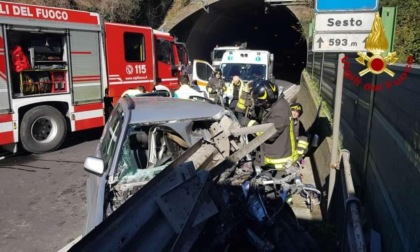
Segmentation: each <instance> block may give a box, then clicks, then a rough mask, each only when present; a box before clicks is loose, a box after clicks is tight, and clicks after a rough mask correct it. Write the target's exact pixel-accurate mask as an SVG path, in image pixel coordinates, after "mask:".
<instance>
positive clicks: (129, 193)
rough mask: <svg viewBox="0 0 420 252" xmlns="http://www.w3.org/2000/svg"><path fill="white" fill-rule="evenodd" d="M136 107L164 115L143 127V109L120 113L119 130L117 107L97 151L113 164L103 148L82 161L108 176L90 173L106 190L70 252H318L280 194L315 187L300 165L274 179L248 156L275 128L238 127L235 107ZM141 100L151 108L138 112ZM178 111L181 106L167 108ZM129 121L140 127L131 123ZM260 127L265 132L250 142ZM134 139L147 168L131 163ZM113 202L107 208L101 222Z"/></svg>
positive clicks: (166, 102)
mask: <svg viewBox="0 0 420 252" xmlns="http://www.w3.org/2000/svg"><path fill="white" fill-rule="evenodd" d="M133 103H134V104H135V105H136V106H139V108H138V109H139V111H141V110H142V109H143V110H144V112H149V113H153V111H155V109H156V108H158V107H159V108H160V109H161V110H158V111H165V112H167V114H166V116H165V117H163V115H159V116H157V115H154V116H155V117H154V120H153V121H152V122H149V123H146V122H144V121H141V120H140V118H141V113H139V114H138V115H139V118H137V119H134V118H131V119H129V118H127V119H122V120H121V119H120V121H122V122H125V123H122V128H123V129H125V130H119V131H118V133H116V132H117V130H116V129H115V127H113V125H115V124H116V123H113V122H112V120H114V121H115V120H116V119H115V118H114V117H115V116H116V115H117V114H118V107H117V108H116V110H115V111H114V112H113V114H112V116H111V119H110V122H109V123H108V124H107V126H106V129H105V131H104V136H103V139H102V140H101V143H100V146H101V147H100V148H99V151H104V150H106V151H107V150H108V149H110V150H111V152H104V153H105V154H106V153H115V154H114V155H113V157H115V159H114V160H112V161H109V162H108V163H112V165H110V166H109V167H108V166H106V168H105V166H104V167H102V166H101V165H102V162H103V164H106V161H103V160H107V159H104V157H106V156H105V155H104V154H102V157H101V158H88V159H89V160H88V159H87V161H86V163H85V166H86V168H87V169H88V170H91V172H95V171H94V170H95V169H97V171H96V173H97V174H104V172H102V173H101V171H102V170H106V169H110V170H109V171H107V172H106V174H109V176H105V177H104V176H103V175H101V176H96V181H101V179H103V180H102V181H104V182H102V183H103V184H101V186H99V191H97V192H96V193H97V195H98V196H101V195H105V198H103V199H102V207H103V208H102V209H101V208H100V207H101V204H96V205H95V206H97V212H96V214H97V215H98V212H99V211H100V210H102V211H103V214H102V215H101V217H102V219H101V220H99V219H97V220H96V221H97V223H98V225H97V226H96V227H95V228H94V229H93V230H91V231H90V232H89V233H87V234H86V235H85V236H84V237H83V238H82V239H81V240H80V241H79V242H78V243H76V244H75V245H74V246H73V247H72V248H71V249H70V251H318V247H317V245H316V243H315V242H314V240H313V239H312V238H311V237H310V235H309V234H308V233H307V232H306V231H305V230H304V229H303V228H302V227H301V226H300V225H299V223H298V221H297V219H296V216H295V215H294V213H293V211H292V209H291V207H290V206H289V204H287V203H286V201H285V198H284V197H283V196H282V195H283V194H284V193H286V194H287V193H288V192H292V193H299V192H301V191H304V190H311V188H305V185H304V184H302V183H301V181H300V175H299V169H300V167H299V166H290V167H288V168H287V174H285V176H283V177H281V178H278V177H275V176H273V173H272V171H270V170H267V169H266V168H264V167H259V166H258V165H257V163H256V162H254V156H255V150H256V149H257V148H258V147H259V146H260V145H261V144H262V143H264V142H265V141H266V140H267V139H269V138H270V137H271V136H272V135H273V134H274V133H275V132H276V129H275V127H274V125H273V124H271V123H270V124H262V125H256V126H252V127H246V128H241V127H240V126H239V123H238V122H237V120H236V119H235V118H234V117H233V116H232V113H231V112H229V111H226V110H224V109H223V108H222V107H220V106H218V105H214V104H210V103H207V102H201V101H188V100H187V101H185V100H184V101H183V100H176V101H175V100H171V99H164V98H158V99H156V100H154V102H153V100H143V99H138V100H136V99H133ZM142 103H143V104H142ZM146 104H152V105H151V107H154V109H152V108H142V105H143V106H145V105H146ZM158 104H159V105H158ZM168 105H170V108H169V107H168ZM119 106H122V107H121V108H120V111H121V118H124V117H126V116H129V114H127V110H128V109H129V108H130V105H129V103H127V101H122V102H121V104H120V105H119ZM125 106H127V108H125ZM181 107H184V109H185V111H183V112H182V113H180V114H175V113H172V112H174V111H175V110H177V109H179V108H181ZM156 111H157V110H156ZM193 111H194V112H193ZM132 112H133V111H131V114H132ZM184 113H185V115H189V116H185V117H183V116H182V115H184ZM129 117H130V116H129ZM152 117H153V116H152ZM152 117H150V118H152ZM150 118H148V121H150ZM158 118H160V119H159V120H156V119H158ZM163 118H165V119H164V120H163ZM181 118H183V119H181ZM128 122H130V123H128ZM131 122H136V123H134V124H133V126H129V127H128V126H127V125H129V124H132V123H131ZM123 131H124V132H125V133H123ZM142 132H145V133H142ZM146 132H147V141H146V137H145V136H146ZM257 132H262V134H258V136H256V137H254V138H253V139H252V141H248V140H247V138H246V136H247V135H249V134H255V133H257ZM107 134H109V135H110V136H109V137H108V138H107V137H106V135H107ZM168 134H170V135H168ZM174 136H176V137H174ZM121 137H122V139H121V142H118V141H117V139H118V138H121ZM130 138H134V141H137V143H136V144H135V145H140V146H142V148H143V149H145V148H146V146H147V153H146V157H149V158H150V160H147V162H146V161H145V164H146V168H142V167H143V166H140V165H137V166H136V165H130V162H131V163H138V162H139V160H136V159H138V158H136V155H135V154H131V152H132V151H131V148H129V147H130V143H127V144H126V146H125V147H124V144H125V141H130ZM106 139H112V140H115V141H116V142H118V143H117V144H116V147H106V145H105V144H106V143H105V142H106ZM125 149H126V150H125ZM98 155H99V156H100V153H98ZM137 156H138V155H137ZM133 157H134V158H133ZM130 160H131V161H130ZM89 162H92V164H89ZM95 162H97V163H99V165H98V164H97V163H96V164H94V163H95ZM140 162H141V161H140ZM112 167H114V168H112ZM128 167H134V168H128ZM91 178H93V179H95V177H91ZM94 181H95V180H94ZM101 188H102V189H101ZM100 190H102V192H103V193H101V192H100ZM111 192H112V193H111ZM135 192H137V193H135ZM107 195H108V196H107ZM92 196H93V194H92ZM92 196H91V197H90V198H89V199H90V200H92V199H93V198H92ZM109 208H111V211H113V213H112V214H110V215H109V216H108V217H107V218H105V219H103V218H104V217H105V216H107V214H108V212H107V210H108V209H109ZM92 213H95V212H92ZM88 218H89V216H88ZM102 220H103V221H102ZM92 223H95V222H92ZM88 224H89V223H88ZM90 227H91V228H93V225H91V226H90Z"/></svg>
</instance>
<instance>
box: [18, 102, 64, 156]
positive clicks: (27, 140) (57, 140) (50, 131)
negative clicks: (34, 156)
mask: <svg viewBox="0 0 420 252" xmlns="http://www.w3.org/2000/svg"><path fill="white" fill-rule="evenodd" d="M19 133H20V139H21V142H22V146H23V148H24V149H25V150H26V151H28V152H32V153H38V154H39V153H45V152H49V151H53V150H56V149H57V148H58V147H60V145H61V144H62V143H63V141H64V138H65V137H66V133H67V124H66V120H65V119H64V116H63V115H62V114H61V113H60V111H58V110H57V109H55V108H53V107H51V106H47V105H43V106H39V107H35V108H32V109H30V110H29V111H27V112H26V113H25V115H24V116H23V119H22V122H21V124H20V130H19Z"/></svg>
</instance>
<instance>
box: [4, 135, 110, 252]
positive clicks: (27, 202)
mask: <svg viewBox="0 0 420 252" xmlns="http://www.w3.org/2000/svg"><path fill="white" fill-rule="evenodd" d="M101 132H102V128H100V129H94V130H88V131H83V132H80V133H72V134H70V136H69V137H68V138H67V140H66V142H64V143H63V146H62V147H61V148H60V149H59V150H57V151H54V152H50V153H46V154H40V155H36V154H26V155H25V154H19V155H16V156H14V157H9V158H6V159H4V160H0V251H14V252H18V251H58V250H59V249H61V248H62V247H64V246H65V245H66V244H67V243H69V242H70V241H72V240H73V239H74V238H76V237H78V236H79V235H81V233H82V230H83V227H84V222H85V217H86V203H85V199H86V198H85V185H86V178H87V173H86V172H85V171H84V169H83V162H84V159H85V157H86V156H88V155H93V154H94V151H95V149H96V145H97V143H98V139H99V137H100V134H101Z"/></svg>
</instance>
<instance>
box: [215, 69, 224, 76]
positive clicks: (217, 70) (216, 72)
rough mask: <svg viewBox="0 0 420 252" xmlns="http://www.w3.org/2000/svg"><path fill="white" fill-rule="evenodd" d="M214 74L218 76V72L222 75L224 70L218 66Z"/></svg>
mask: <svg viewBox="0 0 420 252" xmlns="http://www.w3.org/2000/svg"><path fill="white" fill-rule="evenodd" d="M213 74H214V75H215V76H216V74H220V75H222V70H220V68H216V69H215V70H214V72H213Z"/></svg>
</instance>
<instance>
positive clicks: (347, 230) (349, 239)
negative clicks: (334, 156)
mask: <svg viewBox="0 0 420 252" xmlns="http://www.w3.org/2000/svg"><path fill="white" fill-rule="evenodd" d="M340 156H341V160H340V164H342V165H340V166H341V167H343V168H344V169H341V170H340V179H341V182H344V183H342V184H341V185H342V187H341V189H342V194H343V199H344V202H342V203H343V204H344V206H343V207H344V218H343V219H342V221H343V225H342V226H343V230H342V239H341V241H340V251H357V252H364V251H367V249H366V243H365V239H364V234H363V227H362V223H361V211H360V208H361V204H360V201H359V199H358V198H357V197H356V193H355V190H354V185H353V179H352V176H351V167H350V161H349V160H350V152H349V151H348V150H342V151H341V155H340Z"/></svg>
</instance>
